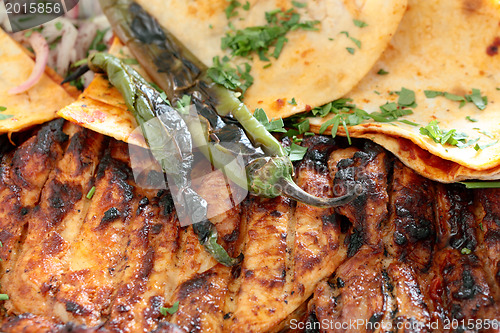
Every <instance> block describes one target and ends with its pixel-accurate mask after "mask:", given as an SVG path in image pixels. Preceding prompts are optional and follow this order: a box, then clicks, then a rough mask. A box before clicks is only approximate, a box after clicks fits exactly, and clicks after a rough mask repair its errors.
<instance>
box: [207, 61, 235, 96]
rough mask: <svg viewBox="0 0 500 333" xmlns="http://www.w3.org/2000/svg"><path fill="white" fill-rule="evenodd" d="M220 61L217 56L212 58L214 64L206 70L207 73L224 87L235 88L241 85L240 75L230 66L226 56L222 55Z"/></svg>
mask: <svg viewBox="0 0 500 333" xmlns="http://www.w3.org/2000/svg"><path fill="white" fill-rule="evenodd" d="M224 59H226V60H223V61H222V62H221V61H220V59H219V56H216V57H214V58H213V63H214V65H213V66H212V67H210V68H209V69H208V70H207V75H208V76H209V77H210V78H211V79H212V80H213V81H214V82H215V83H218V84H220V85H223V86H224V87H226V88H228V89H231V90H236V89H237V88H239V87H240V86H241V84H242V83H241V82H240V77H239V76H238V73H237V71H236V69H234V68H232V67H231V66H230V65H229V64H228V61H229V59H227V58H226V57H224Z"/></svg>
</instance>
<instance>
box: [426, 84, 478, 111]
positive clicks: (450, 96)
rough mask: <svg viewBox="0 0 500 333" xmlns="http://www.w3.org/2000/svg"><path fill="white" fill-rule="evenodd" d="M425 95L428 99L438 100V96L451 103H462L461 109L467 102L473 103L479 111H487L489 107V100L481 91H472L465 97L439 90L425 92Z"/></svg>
mask: <svg viewBox="0 0 500 333" xmlns="http://www.w3.org/2000/svg"><path fill="white" fill-rule="evenodd" d="M424 94H425V97H427V98H436V97H438V96H443V97H445V98H447V99H449V100H451V101H456V102H460V106H459V107H463V106H464V105H465V104H466V103H467V102H469V103H473V104H474V105H475V106H476V107H477V108H478V109H479V110H484V109H486V105H488V98H487V97H486V96H482V95H481V91H480V90H479V89H472V93H471V94H469V95H465V96H460V95H455V94H451V93H449V92H445V91H437V90H424Z"/></svg>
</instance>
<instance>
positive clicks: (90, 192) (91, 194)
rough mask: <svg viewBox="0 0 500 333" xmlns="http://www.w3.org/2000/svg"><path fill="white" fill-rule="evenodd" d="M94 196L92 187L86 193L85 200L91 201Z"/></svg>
mask: <svg viewBox="0 0 500 333" xmlns="http://www.w3.org/2000/svg"><path fill="white" fill-rule="evenodd" d="M94 194H95V186H92V188H91V189H90V191H89V193H87V199H89V200H90V199H92V197H93V196H94Z"/></svg>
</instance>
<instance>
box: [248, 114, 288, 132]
mask: <svg viewBox="0 0 500 333" xmlns="http://www.w3.org/2000/svg"><path fill="white" fill-rule="evenodd" d="M253 116H254V117H255V118H256V119H257V120H258V121H259V122H260V123H261V124H262V125H264V127H265V128H266V130H268V131H269V132H278V133H285V132H286V130H285V129H284V126H285V124H284V123H283V119H281V118H279V119H277V120H274V119H273V120H271V121H269V118H267V115H266V112H265V111H264V110H263V109H261V108H258V109H255V112H254V114H253Z"/></svg>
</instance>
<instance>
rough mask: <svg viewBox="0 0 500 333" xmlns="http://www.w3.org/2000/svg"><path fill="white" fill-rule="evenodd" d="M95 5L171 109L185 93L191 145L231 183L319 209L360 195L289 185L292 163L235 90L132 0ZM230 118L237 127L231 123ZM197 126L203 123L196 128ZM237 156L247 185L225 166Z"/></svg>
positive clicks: (108, 0)
mask: <svg viewBox="0 0 500 333" xmlns="http://www.w3.org/2000/svg"><path fill="white" fill-rule="evenodd" d="M100 2H101V7H102V8H103V11H104V13H105V14H106V16H107V17H108V19H109V21H110V23H111V25H112V26H113V28H114V31H115V33H116V34H117V36H118V37H119V38H120V40H121V41H122V42H123V43H125V44H126V45H127V46H128V47H129V49H130V50H131V52H132V53H133V54H134V56H135V57H136V59H137V60H138V61H139V63H140V64H141V66H142V67H143V68H144V69H145V70H146V71H147V73H148V74H149V75H150V76H151V77H152V78H153V80H154V81H155V83H156V84H158V85H159V86H160V87H161V88H162V89H163V90H164V91H165V93H166V95H167V97H168V98H169V100H170V101H172V102H173V103H174V105H175V103H177V102H178V101H179V100H181V99H182V98H183V97H184V95H188V96H190V98H191V102H192V103H193V104H194V105H195V106H196V110H197V112H198V119H196V120H195V121H193V119H192V117H191V118H190V117H184V119H185V120H186V123H187V125H188V127H189V129H190V132H191V135H192V138H193V141H194V143H195V144H196V145H197V146H198V147H199V148H200V149H201V151H202V152H203V153H204V154H205V156H206V157H207V158H208V159H209V160H210V161H211V163H212V164H213V165H214V166H216V167H217V168H219V169H221V170H223V171H224V172H225V173H226V175H227V176H228V177H229V178H230V179H231V180H233V181H234V182H235V183H237V184H238V185H240V186H243V187H247V188H248V189H249V191H250V192H252V193H254V194H258V195H261V196H265V197H276V196H279V195H285V196H288V197H290V198H292V199H295V200H297V201H301V202H303V203H306V204H309V205H313V206H319V207H334V206H340V205H343V204H346V203H348V202H350V201H351V200H353V199H354V198H356V196H357V195H359V193H355V192H354V191H353V192H351V193H348V194H346V195H344V196H342V197H338V198H330V199H326V198H319V197H315V196H312V195H310V194H308V193H307V192H305V191H304V190H302V189H301V188H300V187H299V186H297V185H296V184H295V183H294V182H293V179H292V175H293V165H292V163H291V161H290V159H289V158H288V156H287V155H286V153H285V151H284V149H283V147H282V146H281V144H280V143H279V142H278V140H276V139H275V138H274V137H273V136H272V135H271V134H270V133H269V132H268V131H267V130H266V129H265V128H264V126H263V125H262V124H261V123H260V122H259V121H258V120H257V119H256V118H255V117H253V115H252V114H251V113H250V111H249V110H248V108H247V107H246V106H245V104H243V103H242V102H241V101H240V100H239V99H238V98H237V97H236V94H235V92H234V91H231V90H228V89H226V88H224V87H222V86H219V85H217V84H215V83H214V82H213V81H212V80H211V79H210V78H209V77H208V76H207V74H206V72H207V68H206V66H204V65H203V64H202V63H201V62H200V61H199V60H198V59H197V58H196V57H195V56H194V55H193V54H192V53H191V52H190V51H189V50H187V49H186V48H185V47H184V46H183V45H182V44H181V43H180V42H179V41H178V40H177V39H176V38H175V37H174V36H173V35H172V34H170V33H169V32H168V31H166V30H165V29H163V28H162V27H161V26H160V25H159V24H158V22H157V21H156V20H155V19H154V18H153V17H151V16H150V15H149V14H148V13H146V12H145V11H144V10H143V9H142V7H140V6H139V5H138V4H136V3H134V2H132V1H131V0H100ZM230 115H232V117H234V118H232V117H230ZM234 119H236V120H237V122H238V123H239V124H235V122H234ZM200 123H202V124H205V125H202V126H201V127H202V128H201V129H200V126H199V124H200ZM240 126H241V127H242V128H243V129H244V131H242V130H241V127H240ZM228 133H232V135H231V140H230V141H232V144H231V145H230V146H228V145H225V144H224V141H228V140H227V138H228ZM222 139H226V140H222ZM238 156H242V157H243V159H244V163H245V169H246V175H247V182H246V183H247V184H243V182H242V180H241V177H239V176H238V175H237V174H233V173H232V170H230V169H228V168H224V166H226V165H227V164H228V163H229V162H231V161H233V160H234V159H235V158H237V157H238Z"/></svg>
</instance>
